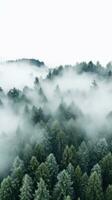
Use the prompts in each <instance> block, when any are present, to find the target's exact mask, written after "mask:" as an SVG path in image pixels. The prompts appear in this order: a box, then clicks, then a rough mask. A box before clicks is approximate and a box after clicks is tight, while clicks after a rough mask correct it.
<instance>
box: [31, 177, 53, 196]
mask: <svg viewBox="0 0 112 200" xmlns="http://www.w3.org/2000/svg"><path fill="white" fill-rule="evenodd" d="M49 199H50V197H49V191H48V190H47V188H46V185H45V182H44V180H43V179H42V178H41V179H40V182H39V183H38V189H37V190H36V191H35V198H34V200H49Z"/></svg>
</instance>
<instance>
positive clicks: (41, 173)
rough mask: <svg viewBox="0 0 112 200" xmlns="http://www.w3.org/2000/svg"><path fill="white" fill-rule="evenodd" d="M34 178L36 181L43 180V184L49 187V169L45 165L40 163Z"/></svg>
mask: <svg viewBox="0 0 112 200" xmlns="http://www.w3.org/2000/svg"><path fill="white" fill-rule="evenodd" d="M36 178H37V181H39V180H40V178H43V180H44V181H45V183H46V184H47V185H49V182H50V179H49V178H50V174H49V169H48V167H47V165H46V163H44V162H42V163H41V164H40V165H39V167H38V169H37V172H36Z"/></svg>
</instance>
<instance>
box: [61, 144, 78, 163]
mask: <svg viewBox="0 0 112 200" xmlns="http://www.w3.org/2000/svg"><path fill="white" fill-rule="evenodd" d="M69 163H71V164H73V165H74V166H75V164H76V150H75V147H74V146H73V145H71V146H70V147H69V146H68V145H66V147H65V149H64V152H63V158H62V164H63V167H67V166H68V164H69Z"/></svg>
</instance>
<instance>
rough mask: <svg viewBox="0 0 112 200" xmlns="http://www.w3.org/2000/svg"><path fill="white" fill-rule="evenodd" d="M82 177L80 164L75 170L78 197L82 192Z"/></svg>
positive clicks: (75, 185)
mask: <svg viewBox="0 0 112 200" xmlns="http://www.w3.org/2000/svg"><path fill="white" fill-rule="evenodd" d="M81 179H82V171H81V168H80V166H79V165H78V166H77V167H76V169H75V172H74V188H75V194H76V197H77V198H78V197H80V192H81V188H80V186H81Z"/></svg>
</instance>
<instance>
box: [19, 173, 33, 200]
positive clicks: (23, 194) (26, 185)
mask: <svg viewBox="0 0 112 200" xmlns="http://www.w3.org/2000/svg"><path fill="white" fill-rule="evenodd" d="M32 199H33V183H32V179H31V177H30V176H29V175H28V174H25V176H24V178H23V185H22V187H21V189H20V200H32Z"/></svg>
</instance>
